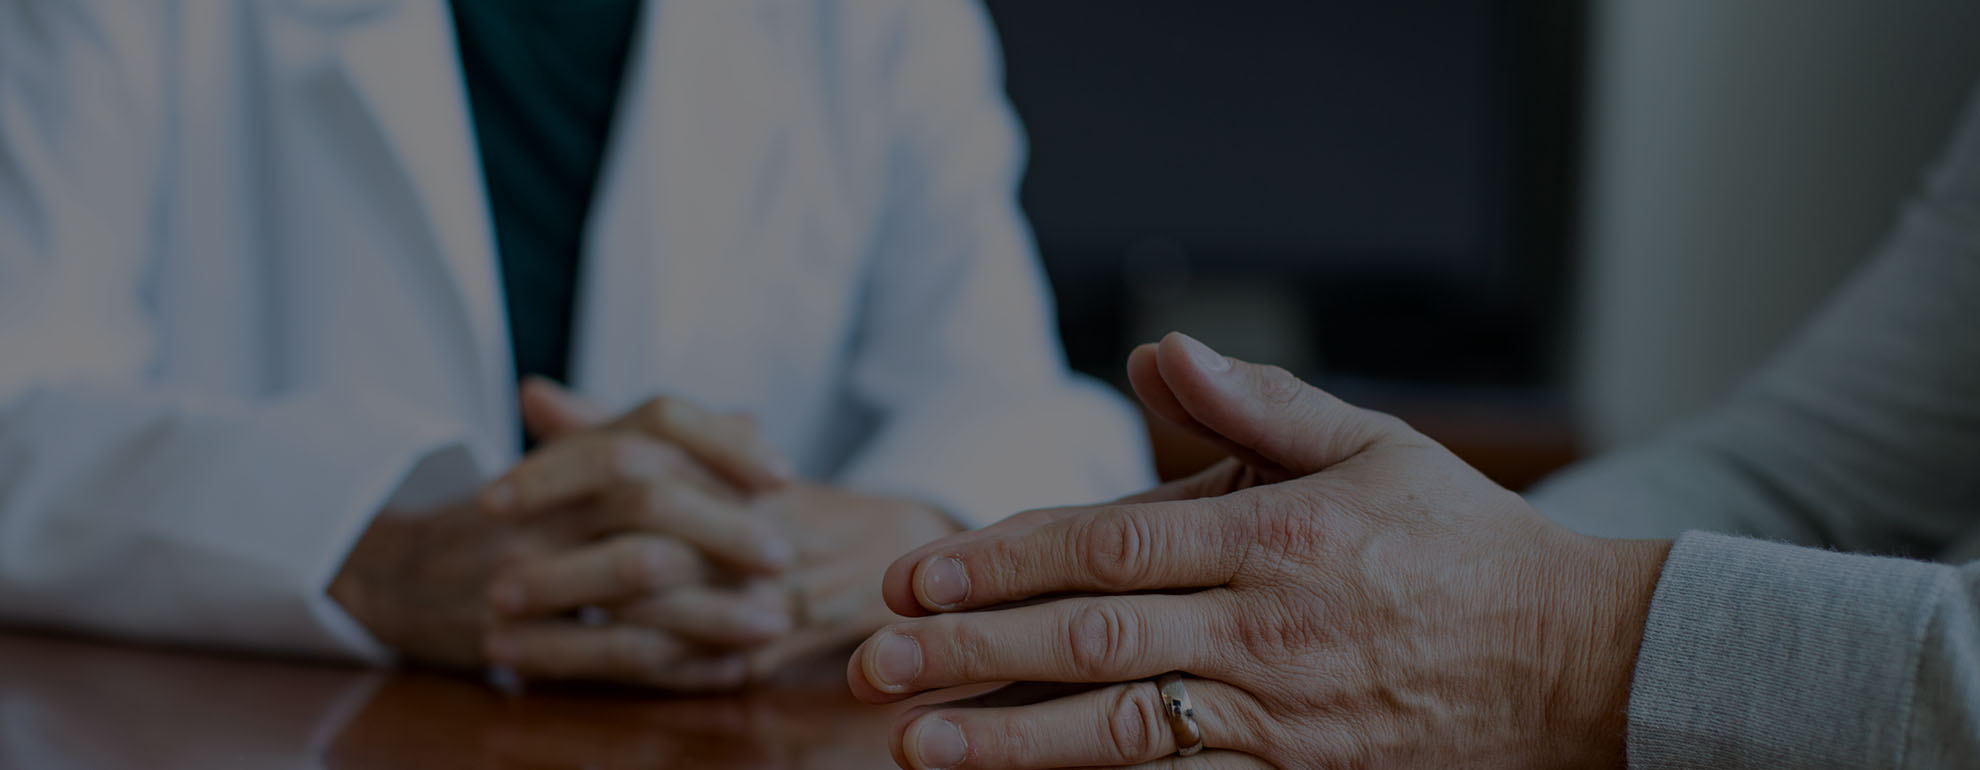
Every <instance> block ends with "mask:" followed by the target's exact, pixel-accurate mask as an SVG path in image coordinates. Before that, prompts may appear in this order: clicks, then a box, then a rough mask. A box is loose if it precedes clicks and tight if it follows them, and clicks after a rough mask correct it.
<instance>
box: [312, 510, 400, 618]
mask: <svg viewBox="0 0 1980 770" xmlns="http://www.w3.org/2000/svg"><path fill="white" fill-rule="evenodd" d="M402 530H403V522H402V521H401V520H398V519H396V518H395V517H394V516H393V515H392V514H391V513H389V512H386V513H380V514H379V515H378V516H377V517H375V518H373V519H372V521H371V524H370V525H369V526H367V527H366V528H365V530H364V534H362V535H360V536H359V537H358V541H357V542H356V543H354V544H353V545H352V546H351V550H350V553H348V554H346V555H345V556H344V563H343V564H342V565H341V566H339V567H338V568H337V575H336V576H335V577H333V578H331V580H330V587H329V589H328V591H327V593H328V594H329V596H330V599H331V600H332V601H335V602H336V603H337V604H338V606H340V607H342V608H343V609H344V613H345V614H347V615H349V616H350V617H351V619H352V620H355V621H357V623H358V625H361V626H364V629H365V630H366V631H368V632H370V633H371V636H372V638H374V639H377V640H379V641H380V642H382V643H384V644H386V645H388V646H393V647H397V646H398V645H397V639H396V636H397V634H396V633H395V631H396V628H395V626H394V624H393V623H392V622H391V617H390V615H391V612H390V610H391V607H390V602H389V601H386V599H387V598H388V597H389V596H390V595H391V592H390V591H389V590H387V587H386V586H384V585H383V583H385V581H386V579H387V578H386V577H385V576H386V574H388V573H389V572H391V571H392V569H393V568H395V567H396V564H397V562H398V561H399V560H400V558H401V557H402V555H403V554H404V552H405V551H406V550H407V549H406V547H405V544H404V540H405V538H404V537H403V535H404V532H403V531H402Z"/></svg>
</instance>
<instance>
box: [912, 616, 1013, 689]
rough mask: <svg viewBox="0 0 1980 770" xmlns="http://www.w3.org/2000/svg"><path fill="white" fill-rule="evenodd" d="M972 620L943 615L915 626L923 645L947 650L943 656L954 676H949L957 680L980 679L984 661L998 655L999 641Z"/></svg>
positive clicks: (915, 634)
mask: <svg viewBox="0 0 1980 770" xmlns="http://www.w3.org/2000/svg"><path fill="white" fill-rule="evenodd" d="M968 621H969V618H965V617H961V616H957V615H943V616H941V617H939V618H937V619H936V621H935V622H933V623H922V624H920V625H917V626H915V627H914V632H913V634H912V635H913V636H914V637H915V639H916V641H918V642H919V643H920V644H921V645H922V646H923V647H926V648H939V649H941V650H943V651H944V652H945V654H943V655H942V656H941V658H940V659H941V660H943V661H946V663H945V664H944V665H946V666H948V667H949V669H950V671H949V672H948V673H949V674H951V675H952V676H950V677H947V678H949V679H953V680H955V681H964V682H973V681H978V680H979V678H980V675H981V674H982V671H983V669H984V666H983V665H982V664H983V663H984V662H985V661H989V660H992V659H994V658H995V657H997V652H998V650H997V647H998V644H997V640H996V639H995V638H993V637H992V636H991V635H990V634H988V633H986V632H985V631H984V629H983V628H982V627H981V624H979V623H972V622H968ZM930 673H931V674H932V673H934V672H930Z"/></svg>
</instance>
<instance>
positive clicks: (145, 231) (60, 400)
mask: <svg viewBox="0 0 1980 770" xmlns="http://www.w3.org/2000/svg"><path fill="white" fill-rule="evenodd" d="M172 7H173V4H171V3H163V2H159V3H151V2H145V3H125V2H115V3H103V4H101V5H99V4H97V3H93V2H78V1H77V0H45V1H43V0H0V622H5V623H8V624H15V625H30V626H37V627H48V628H61V629H70V630H78V631H84V632H90V633H101V634H108V635H116V636H123V637H131V638H139V639H146V640H157V641H169V642H177V643H186V644H198V645H218V646H226V647H232V648H239V649H250V650H260V651H270V652H279V653H285V654H303V655H320V656H335V657H355V658H364V659H373V660H376V659H380V658H382V657H384V655H385V653H384V651H383V650H381V649H379V648H378V646H377V645H376V643H375V642H374V641H372V640H371V639H369V637H368V636H367V635H366V634H365V633H364V631H363V629H362V628H361V627H359V626H358V625H357V624H355V623H354V622H352V621H351V619H350V618H348V617H347V616H345V615H344V614H343V613H342V611H341V610H340V609H339V608H338V607H337V605H336V604H335V603H334V602H332V601H331V600H330V599H328V597H327V596H326V595H325V593H324V592H325V588H326V586H327V585H328V583H329V581H330V579H331V578H332V577H333V576H334V574H335V572H336V570H337V569H338V567H339V566H340V564H341V562H342V559H343V556H344V554H345V553H346V551H347V550H348V547H349V545H350V544H351V543H352V542H353V541H354V540H355V539H356V537H357V536H358V535H359V534H360V533H361V532H362V530H363V528H364V527H365V526H366V525H367V523H368V522H369V521H370V518H371V517H372V515H373V514H374V512H375V511H377V510H378V509H379V506H380V505H381V504H382V503H383V502H384V501H386V500H387V499H388V497H389V496H390V495H392V494H393V493H394V491H395V490H396V489H398V488H399V486H400V484H401V482H402V481H403V480H405V479H407V478H408V474H409V473H410V472H412V469H414V468H415V465H416V464H419V463H421V462H424V461H426V460H429V459H430V460H431V462H432V463H437V465H431V464H430V465H429V466H427V467H444V466H458V464H459V463H462V462H467V461H466V460H465V455H464V454H461V453H459V452H449V451H445V450H446V448H447V447H449V446H450V445H451V439H450V435H452V432H451V431H450V430H449V428H448V427H447V426H443V425H437V424H431V421H422V419H421V418H420V417H419V415H416V414H407V413H405V410H397V409H395V408H393V407H392V406H391V405H389V404H379V403H357V402H354V401H351V400H348V399H336V398H330V397H328V396H325V395H323V394H313V393H290V394H283V395H281V396H280V397H279V398H270V399H268V400H265V401H264V400H259V399H249V400H244V399H224V398H214V397H202V396H201V395H199V394H188V393H175V392H171V391H169V390H168V389H165V388H162V387H159V386H158V385H157V384H156V383H154V382H151V381H149V372H150V371H151V370H152V365H153V363H154V362H155V361H156V357H157V356H158V355H159V354H160V351H159V349H158V343H157V337H158V335H157V334H156V329H155V322H154V319H153V318H152V317H151V315H150V312H149V311H148V310H147V308H146V305H145V302H144V299H143V298H144V282H145V280H146V275H147V272H148V271H149V270H151V269H154V268H155V267H156V265H155V264H154V262H155V260H153V259H152V255H151V250H152V235H153V232H154V229H155V228H154V225H155V221H154V220H155V218H156V217H157V216H158V211H159V207H158V206H157V205H156V202H157V199H158V195H157V190H158V189H160V188H159V184H160V180H161V178H162V175H163V174H165V173H167V168H166V167H167V165H168V161H167V160H166V159H167V154H166V153H165V152H163V151H162V143H163V141H164V140H163V138H162V137H164V136H165V135H166V134H167V131H166V130H165V125H166V124H167V122H168V121H166V120H165V118H164V116H165V115H166V114H167V113H168V112H169V109H170V107H169V105H167V104H166V103H165V100H166V98H167V88H166V85H167V83H166V78H168V77H169V74H168V73H169V70H170V68H169V66H167V60H168V53H167V48H168V45H169V41H168V40H167V35H168V34H169V33H168V30H170V29H172V27H173V20H172V19H171V18H170V16H171V14H172ZM113 17H114V18H113ZM456 455H459V456H458V457H456ZM450 458H451V459H450ZM420 472H422V473H423V472H426V471H420Z"/></svg>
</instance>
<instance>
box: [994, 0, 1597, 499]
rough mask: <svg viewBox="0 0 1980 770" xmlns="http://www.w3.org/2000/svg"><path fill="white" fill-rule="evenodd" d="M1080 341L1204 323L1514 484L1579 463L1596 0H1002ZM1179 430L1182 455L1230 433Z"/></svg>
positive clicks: (1109, 358)
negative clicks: (1587, 128)
mask: <svg viewBox="0 0 1980 770" xmlns="http://www.w3.org/2000/svg"><path fill="white" fill-rule="evenodd" d="M988 7H989V9H990V12H991V15H992V17H993V19H994V21H995V23H996V25H997V28H998V31H999V34H1000V35H1001V36H1002V38H1003V43H1004V50H1005V58H1006V62H1005V65H1006V68H1007V71H1008V88H1009V92H1010V96H1011V99H1012V102H1013V103H1014V104H1015V106H1016V108H1017V111H1018V113H1019V116H1020V118H1021V119H1022V120H1023V122H1024V124H1025V127H1026V129H1027V132H1028V134H1029V136H1030V140H1031V162H1030V167H1029V174H1028V176H1027V177H1026V180H1025V184H1024V187H1023V203H1024V206H1025V209H1026V211H1027V213H1028V214H1029V216H1030V217H1031V222H1032V225H1033V227H1034V228H1035V229H1036V231H1037V238H1038V242H1039V246H1040V249H1041V251H1042V254H1043V257H1044V261H1045V264H1046V268H1047V270H1048V272H1049V273H1050V275H1051V278H1052V281H1053V284H1054V287H1055V288H1056V290H1057V293H1058V298H1059V316H1060V324H1061V328H1062V330H1063V333H1064V336H1065V340H1066V347H1067V352H1068V355H1069V356H1070V357H1071V359H1072V362H1073V365H1074V366H1075V367H1077V368H1079V369H1081V370H1083V371H1086V372H1088V373H1091V374H1094V375H1096V376H1099V377H1101V378H1103V379H1107V380H1110V381H1113V382H1116V383H1119V382H1121V380H1122V376H1121V364H1122V362H1123V360H1124V357H1125V354H1126V352H1127V350H1128V349H1129V348H1130V347H1131V346H1132V345H1133V344H1135V343H1137V342H1142V341H1147V340H1151V339H1154V338H1155V337H1157V336H1159V335H1160V334H1162V333H1163V332H1166V331H1168V330H1170V329H1182V330H1185V331H1188V332H1190V333H1192V334H1195V335H1196V336H1198V337H1200V338H1202V339H1204V340H1205V341H1207V342H1209V343H1211V344H1212V345H1214V346H1217V347H1218V348H1219V349H1221V350H1224V351H1226V352H1228V353H1231V354H1233V355H1238V356H1241V357H1246V358H1251V359H1254V360H1262V361H1271V362H1275V363H1278V364H1281V365H1283V366H1286V367H1287V368H1289V369H1292V370H1293V371H1294V372H1295V373H1298V374H1300V375H1302V376H1304V377H1307V378H1309V379H1310V380H1313V381H1316V382H1319V383H1321V384H1323V385H1325V386H1327V387H1329V388H1331V389H1333V390H1334V391H1335V392H1337V393H1339V394H1340V395H1342V396H1344V397H1348V398H1350V399H1352V400H1357V401H1359V402H1362V403H1365V404H1368V405H1371V406H1375V407H1378V408H1384V409H1387V410H1389V411H1393V412H1396V413H1398V414H1401V415H1402V416H1404V417H1405V418H1407V419H1410V420H1412V422H1415V423H1417V424H1418V425H1419V427H1420V428H1422V429H1424V430H1425V431H1426V432H1428V433H1430V434H1431V435H1433V436H1435V437H1438V438H1440V439H1441V440H1444V441H1445V442H1446V443H1447V444H1450V445H1452V447H1453V448H1454V449H1457V450H1459V451H1460V453H1461V454H1465V455H1466V456H1467V457H1468V459H1471V460H1472V461H1473V462H1474V463H1475V464H1479V465H1480V466H1481V467H1483V468H1485V469H1486V470H1487V472H1488V473H1491V474H1493V475H1495V476H1497V477H1499V478H1500V479H1501V480H1502V481H1504V482H1506V483H1509V484H1514V485H1521V484H1524V483H1525V482H1526V481H1529V480H1531V479H1532V478H1534V477H1537V476H1538V475H1540V474H1542V473H1544V472H1545V471H1546V470H1548V469H1550V468H1552V467H1554V466H1556V465H1558V464H1560V463H1563V462H1565V461H1567V460H1568V459H1571V458H1572V457H1573V455H1574V436H1573V431H1572V429H1571V425H1570V422H1571V421H1570V420H1569V419H1568V416H1567V415H1568V409H1567V399H1566V396H1565V393H1566V390H1565V380H1564V376H1563V368H1562V365H1561V361H1562V356H1561V355H1560V350H1561V341H1562V329H1563V321H1564V318H1565V317H1566V310H1567V304H1566V296H1567V288H1568V287H1569V285H1570V277H1571V276H1570V271H1569V267H1570V264H1571V262H1570V260H1569V259H1568V254H1569V250H1570V244H1571V243H1572V242H1573V236H1574V232H1575V228H1576V223H1577V217H1576V207H1575V205H1574V202H1575V201H1576V200H1577V198H1576V194H1575V189H1574V185H1575V181H1576V179H1577V167H1576V165H1577V164H1576V160H1577V158H1578V157H1579V148H1578V144H1577V138H1578V137H1579V136H1580V132H1579V126H1578V118H1579V116H1580V115H1581V114H1582V110H1581V105H1580V103H1579V95H1580V93H1581V86H1582V84H1581V72H1582V69H1583V68H1582V66H1581V62H1582V61H1583V51H1584V46H1585V41H1584V38H1585V29H1586V25H1585V23H1584V18H1583V17H1584V8H1583V4H1582V3H1580V2H1576V1H1574V0H1528V1H1526V2H1511V1H1510V0H1436V1H1434V2H1433V0H1395V1H1392V2H1388V3H1334V2H1315V1H1314V0H1234V1H1233V2H1218V3H1205V2H1201V0H1082V1H1081V2H1037V1H1036V0H989V2H988ZM1152 427H1154V428H1155V429H1156V432H1155V437H1156V444H1157V459H1158V463H1159V465H1160V466H1161V470H1162V471H1163V472H1164V474H1165V475H1174V474H1177V473H1182V472H1186V471H1188V470H1190V469H1193V468H1194V467H1196V466H1198V465H1200V464H1202V463H1203V462H1206V461H1208V460H1209V459H1211V458H1212V457H1213V456H1214V455H1213V454H1210V453H1207V452H1206V451H1204V450H1203V448H1202V447H1200V446H1198V445H1195V444H1194V443H1193V442H1191V441H1189V440H1187V439H1186V438H1185V437H1182V436H1179V435H1176V434H1175V433H1174V432H1172V431H1165V430H1162V426H1160V425H1156V426H1152Z"/></svg>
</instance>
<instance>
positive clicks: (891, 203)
mask: <svg viewBox="0 0 1980 770" xmlns="http://www.w3.org/2000/svg"><path fill="white" fill-rule="evenodd" d="M896 7H897V8H899V9H900V10H899V13H900V15H901V16H900V18H902V19H903V20H904V22H905V23H904V24H903V25H902V26H901V27H900V28H899V30H898V34H896V35H894V36H893V37H892V39H891V45H893V46H894V49H893V51H892V53H893V56H892V57H891V61H892V65H891V67H890V68H889V72H888V73H887V77H888V78H889V85H890V98H891V102H892V104H891V109H892V113H891V115H890V118H889V121H888V122H889V124H890V128H891V131H892V133H893V135H894V138H893V144H892V146H891V147H890V148H889V153H888V158H887V163H888V197H887V211H886V214H885V216H886V220H885V222H884V223H883V224H882V230H881V232H880V235H879V237H878V240H877V244H876V249H877V251H876V252H875V253H874V255H873V256H872V257H871V260H870V262H869V265H870V267H869V271H868V272H869V277H868V279H867V282H866V286H867V293H866V305H865V307H864V308H863V310H862V312H863V313H864V317H863V320H862V323H861V325H860V327H859V331H858V336H857V339H856V341H855V344H854V350H853V355H854V359H853V361H852V363H851V369H850V371H851V374H850V377H851V388H852V391H853V393H854V395H855V397H856V398H858V399H859V400H861V401H862V402H863V403H864V404H865V405H866V406H869V407H871V408H872V409H873V410H874V411H875V412H876V413H877V414H878V415H879V416H880V421H881V422H880V427H879V429H878V431H877V432H876V433H875V434H874V435H873V436H872V438H871V439H870V440H869V441H868V442H866V443H865V445H864V446H863V447H861V449H860V450H859V453H858V454H857V455H856V456H855V457H854V458H852V461H851V463H850V465H849V466H848V467H847V469H846V471H845V472H844V474H843V475H842V477H841V479H840V480H841V481H843V482H845V483H847V484H848V485H850V486H854V487H857V488H864V489H869V490H876V491H883V492H889V493H896V494H903V495H909V496H913V497H917V498H920V499H924V500H927V501H930V502H933V503H935V504H937V505H940V506H942V507H943V508H945V509H946V510H947V511H949V512H950V513H951V514H952V515H955V516H956V517H958V518H959V519H960V520H962V521H963V522H964V523H966V524H969V525H973V526H980V525H983V524H987V523H990V522H993V521H996V520H998V519H1001V518H1003V517H1004V516H1007V515H1009V514H1012V513H1015V512H1017V511H1020V510H1023V509H1026V508H1032V507H1038V506H1044V505H1064V504H1074V503H1082V502H1094V501H1098V500H1102V499H1107V498H1111V497H1114V496H1118V495H1120V494H1123V493H1126V492H1129V491H1132V490H1135V489H1138V488H1141V487H1145V486H1147V485H1148V484H1149V483H1150V481H1151V474H1150V472H1149V470H1148V459H1147V448H1146V445H1145V444H1146V439H1145V437H1144V432H1143V430H1142V428H1141V424H1140V422H1139V419H1138V418H1137V416H1136V415H1135V414H1134V413H1133V412H1132V410H1130V409H1129V408H1128V407H1127V405H1126V403H1125V402H1124V401H1123V400H1122V399H1121V398H1120V397H1119V395H1117V394H1115V393H1114V392H1113V391H1112V390H1111V389H1109V388H1107V387H1105V386H1103V385H1100V384H1099V383H1095V382H1092V381H1090V380H1087V379H1084V378H1081V377H1077V376H1074V375H1073V374H1071V373H1070V372H1069V371H1068V370H1067V368H1066V366H1065V362H1064V354H1063V352H1062V351H1061V349H1060V345H1059V342H1058V338H1057V334H1056V326H1055V323H1054V320H1053V312H1052V306H1051V299H1050V297H1049V294H1048V292H1047V289H1046V286H1045V280H1044V277H1043V275H1042V271H1041V269H1040V267H1039V265H1038V262H1037V259H1036V256H1035V254H1034V253H1033V250H1032V245H1031V237H1030V233H1029V231H1028V229H1027V228H1026V226H1025V224H1024V222H1023V220H1022V217H1021V215H1020V214H1019V213H1018V209H1017V200H1016V197H1017V181H1018V175H1019V171H1020V166H1021V163H1022V159H1021V156H1022V148H1021V139H1020V137H1019V134H1018V131H1017V126H1016V122H1015V120H1014V118H1013V116H1012V114H1011V111H1010V109H1009V106H1008V105H1007V103H1006V102H1005V99H1004V97H1003V93H1002V90H1001V79H1002V78H1001V64H1000V62H999V61H998V57H997V53H996V49H995V46H994V41H993V40H992V38H991V33H990V28H989V24H988V21H987V19H985V18H984V16H983V13H982V11H981V10H980V9H979V8H978V7H977V6H976V4H975V3H970V2H966V1H965V0H927V1H926V2H924V1H922V0H915V1H914V2H904V3H899V4H897V6H896Z"/></svg>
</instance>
